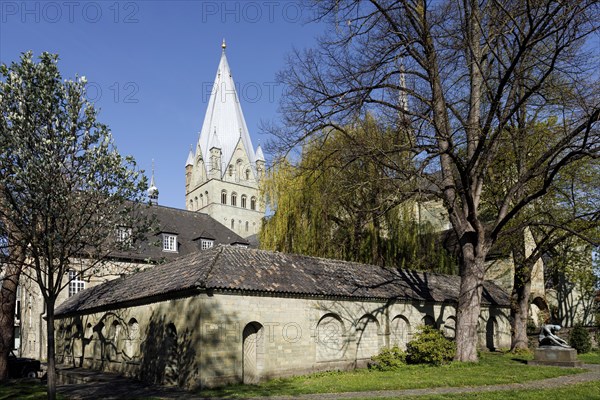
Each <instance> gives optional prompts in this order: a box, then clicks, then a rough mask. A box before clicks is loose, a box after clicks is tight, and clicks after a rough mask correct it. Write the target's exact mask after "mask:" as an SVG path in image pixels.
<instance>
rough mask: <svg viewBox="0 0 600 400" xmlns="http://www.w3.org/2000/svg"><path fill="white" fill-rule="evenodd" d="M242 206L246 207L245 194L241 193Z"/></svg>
mask: <svg viewBox="0 0 600 400" xmlns="http://www.w3.org/2000/svg"><path fill="white" fill-rule="evenodd" d="M242 208H246V195H245V194H243V195H242Z"/></svg>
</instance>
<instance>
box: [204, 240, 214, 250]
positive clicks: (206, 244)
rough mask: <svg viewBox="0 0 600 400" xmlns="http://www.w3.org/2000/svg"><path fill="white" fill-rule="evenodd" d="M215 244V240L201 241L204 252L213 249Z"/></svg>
mask: <svg viewBox="0 0 600 400" xmlns="http://www.w3.org/2000/svg"><path fill="white" fill-rule="evenodd" d="M214 244H215V241H214V240H209V239H202V240H201V241H200V248H201V249H202V250H207V249H210V248H211V247H213V245H214Z"/></svg>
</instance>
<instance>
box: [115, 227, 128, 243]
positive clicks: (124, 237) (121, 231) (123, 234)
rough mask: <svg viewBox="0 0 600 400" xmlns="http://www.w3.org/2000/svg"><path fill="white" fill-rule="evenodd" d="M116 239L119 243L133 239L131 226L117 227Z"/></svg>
mask: <svg viewBox="0 0 600 400" xmlns="http://www.w3.org/2000/svg"><path fill="white" fill-rule="evenodd" d="M115 236H116V240H117V242H119V243H128V242H129V241H130V240H131V228H126V227H124V226H119V227H117V231H116V232H115Z"/></svg>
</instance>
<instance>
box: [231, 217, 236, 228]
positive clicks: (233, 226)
mask: <svg viewBox="0 0 600 400" xmlns="http://www.w3.org/2000/svg"><path fill="white" fill-rule="evenodd" d="M233 229H235V220H234V219H232V220H231V230H233Z"/></svg>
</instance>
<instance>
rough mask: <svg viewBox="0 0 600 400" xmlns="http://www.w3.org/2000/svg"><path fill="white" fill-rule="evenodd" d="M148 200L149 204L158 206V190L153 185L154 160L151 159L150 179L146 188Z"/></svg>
mask: <svg viewBox="0 0 600 400" xmlns="http://www.w3.org/2000/svg"><path fill="white" fill-rule="evenodd" d="M148 198H149V199H150V204H158V188H157V187H156V184H155V183H154V159H152V177H151V178H150V187H149V188H148Z"/></svg>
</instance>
